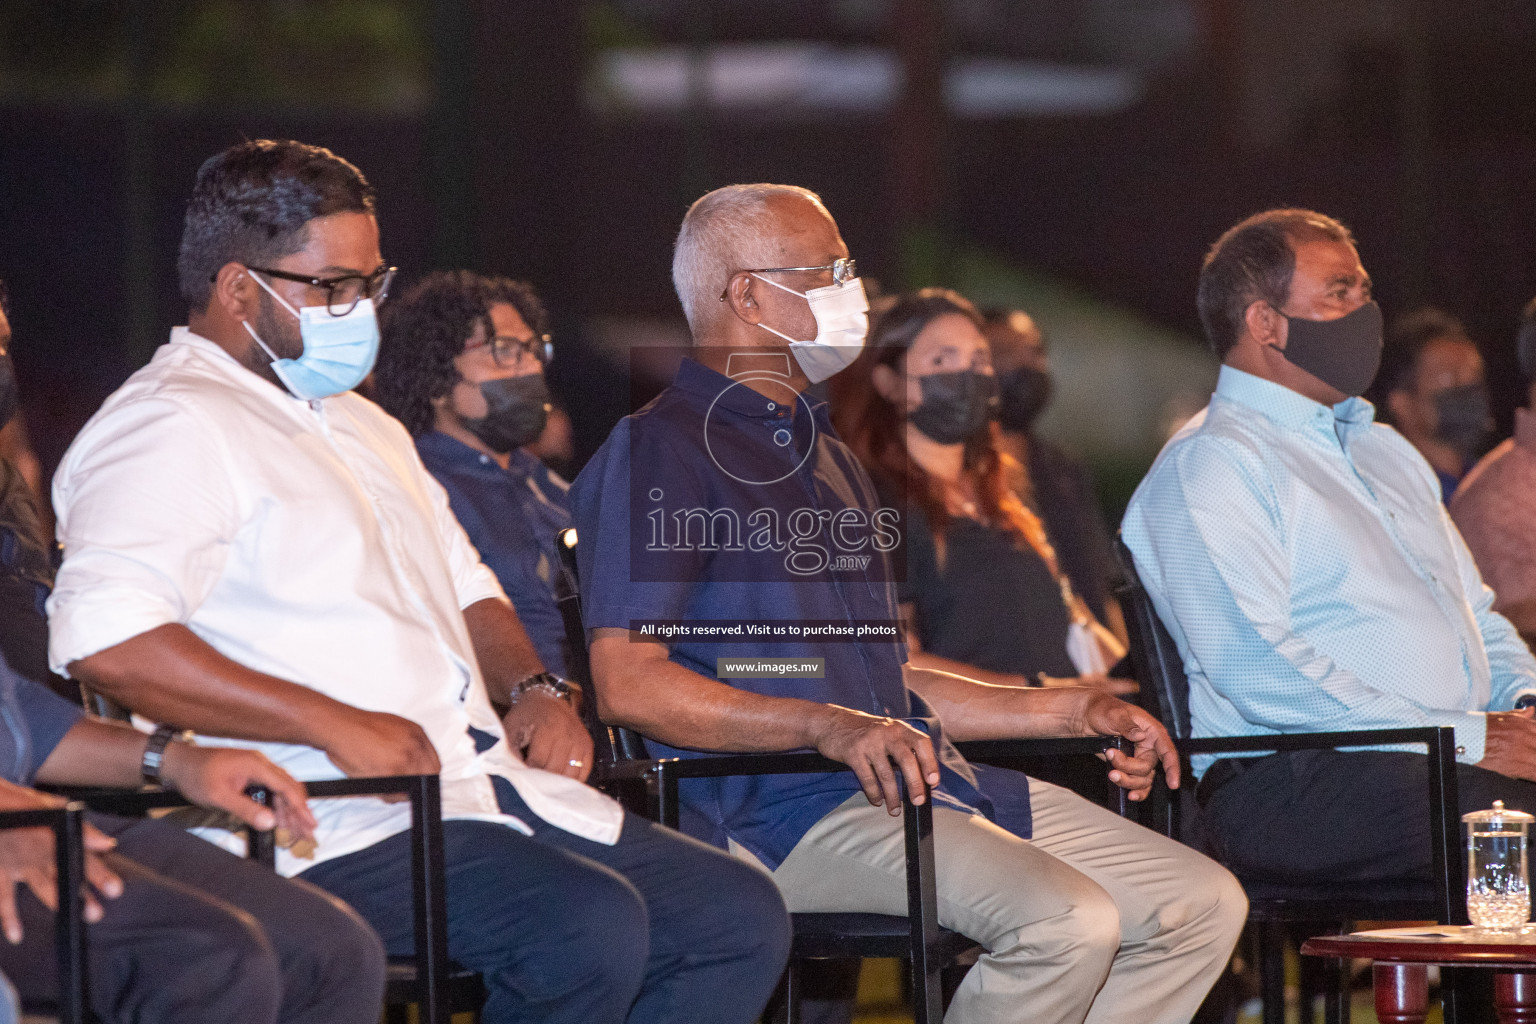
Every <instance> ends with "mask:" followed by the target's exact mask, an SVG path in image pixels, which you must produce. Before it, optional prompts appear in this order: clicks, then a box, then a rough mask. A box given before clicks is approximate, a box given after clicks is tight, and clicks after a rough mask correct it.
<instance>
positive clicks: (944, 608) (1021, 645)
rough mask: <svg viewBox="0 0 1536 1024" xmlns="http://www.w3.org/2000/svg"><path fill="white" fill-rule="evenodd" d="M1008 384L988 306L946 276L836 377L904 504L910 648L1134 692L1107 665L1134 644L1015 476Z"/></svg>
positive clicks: (1045, 678)
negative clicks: (983, 311) (998, 417)
mask: <svg viewBox="0 0 1536 1024" xmlns="http://www.w3.org/2000/svg"><path fill="white" fill-rule="evenodd" d="M996 395H997V387H996V382H995V378H994V376H993V373H992V364H991V356H990V352H989V350H988V348H987V341H986V338H985V337H983V336H982V333H981V318H980V316H979V315H978V314H977V312H976V309H975V307H974V306H972V305H971V303H970V302H968V301H966V300H965V299H964V298H962V297H961V296H960V295H958V294H956V293H954V292H952V291H947V290H944V289H938V288H928V289H924V290H922V291H919V292H915V293H912V294H909V295H904V296H902V297H900V298H899V299H897V300H896V302H895V304H894V305H893V306H891V307H890V308H889V309H887V310H886V311H884V312H883V313H882V314H881V315H880V316H879V319H878V320H877V322H876V324H875V326H874V329H873V330H872V331H871V332H870V336H869V341H868V344H867V346H866V349H865V351H864V352H863V354H862V355H860V357H859V359H858V361H857V362H855V363H854V364H853V366H852V367H850V368H849V370H848V371H847V372H845V373H842V374H839V375H838V376H837V377H834V378H833V379H832V405H833V420H834V422H835V424H836V426H837V429H838V433H839V434H841V435H842V437H843V439H844V440H845V441H846V442H847V443H848V444H849V445H850V446H851V447H852V448H853V450H854V451H855V453H857V454H858V456H859V458H860V459H861V460H862V461H863V462H864V464H865V465H866V466H867V467H868V468H869V470H870V472H871V474H873V475H874V477H875V479H876V482H877V483H878V484H879V485H880V486H881V488H882V491H883V492H884V493H885V494H886V495H887V497H886V499H885V500H886V503H887V504H890V505H893V506H894V507H896V508H897V509H902V510H904V511H905V514H904V516H903V520H902V529H901V536H902V540H903V548H902V549H899V550H898V551H897V552H896V557H897V558H898V559H901V558H904V559H905V566H904V568H905V573H904V574H903V573H902V572H901V570H902V568H903V566H902V565H901V563H900V562H898V564H897V575H898V579H901V580H902V581H903V582H902V583H901V584H900V585H899V592H900V597H901V601H902V605H901V610H902V616H903V619H904V620H905V622H906V624H907V633H906V639H907V643H908V647H909V649H910V660H911V662H912V664H913V665H916V666H918V667H921V668H931V669H938V670H941V671H947V672H955V673H958V674H961V675H966V676H970V677H972V678H975V679H980V680H982V681H984V682H988V683H994V684H998V685H1003V686H1042V685H1043V686H1076V685H1091V686H1100V687H1104V688H1106V689H1109V690H1111V691H1113V692H1116V693H1131V692H1134V691H1135V683H1133V682H1131V681H1130V680H1126V679H1115V678H1110V677H1109V676H1108V674H1107V669H1108V667H1109V666H1111V665H1113V664H1114V663H1115V662H1116V661H1118V660H1119V659H1120V657H1121V656H1122V655H1123V654H1124V649H1123V648H1122V647H1121V646H1120V644H1119V642H1118V641H1117V640H1116V639H1115V638H1114V636H1113V635H1112V634H1111V633H1109V632H1108V631H1107V630H1105V629H1104V628H1103V627H1102V626H1101V625H1099V623H1098V622H1097V620H1095V619H1094V617H1093V614H1092V613H1091V612H1090V611H1089V610H1088V607H1087V606H1086V605H1085V604H1084V603H1083V601H1082V600H1081V599H1080V598H1078V597H1077V596H1076V595H1075V594H1074V593H1073V591H1072V587H1071V583H1070V581H1068V580H1067V578H1066V576H1065V575H1064V574H1063V573H1062V572H1061V570H1060V568H1059V567H1058V565H1057V562H1056V556H1055V552H1054V551H1053V550H1052V548H1051V544H1050V541H1049V540H1048V539H1047V538H1046V535H1045V529H1044V527H1043V526H1042V525H1041V523H1040V518H1039V517H1038V516H1037V515H1035V513H1034V512H1033V511H1031V510H1030V509H1029V507H1028V506H1026V505H1025V504H1024V502H1023V501H1021V500H1020V499H1019V497H1018V495H1017V494H1015V493H1014V492H1013V491H1012V490H1011V489H1010V487H1009V485H1008V482H1007V480H1008V471H1009V468H1010V467H1009V461H1008V457H1007V456H1005V455H1003V454H1002V452H1001V451H1000V450H999V447H998V444H997V441H996V438H995V430H996V427H995V426H994V425H993V423H992V422H991V415H992V411H993V408H994V407H995V405H996Z"/></svg>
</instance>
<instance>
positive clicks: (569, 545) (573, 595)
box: [555, 526, 650, 762]
mask: <svg viewBox="0 0 1536 1024" xmlns="http://www.w3.org/2000/svg"><path fill="white" fill-rule="evenodd" d="M555 550H556V551H558V552H559V553H560V567H561V569H562V570H563V571H562V572H561V574H560V583H559V584H558V585H557V586H556V588H555V605H556V607H558V608H559V609H560V618H561V621H563V622H564V623H565V639H566V641H567V645H568V646H569V647H570V649H571V664H570V669H571V674H572V675H573V676H575V677H576V681H577V682H578V683H580V684H581V685H582V686H584V687H586V691H587V700H586V702H585V706H586V708H587V709H588V710H589V711H590V713H591V718H590V719H589V721H588V723H587V726H588V728H589V729H590V730H591V731H592V737H593V740H594V742H596V744H597V748H598V749H597V757H598V760H599V761H608V762H613V761H618V760H632V761H644V760H646V759H647V758H648V757H649V756H650V755H648V754H647V753H646V752H645V740H644V739H643V738H641V736H640V734H639V733H637V732H633V731H631V730H629V729H620V728H616V727H612V726H606V725H604V724H603V723H602V722H600V721H598V718H597V712H596V698H597V695H596V694H595V693H594V692H593V688H592V663H591V661H590V660H589V658H588V655H587V627H586V624H585V623H584V622H583V620H582V616H581V573H580V571H579V570H578V569H577V568H576V529H575V527H569V526H568V527H566V528H565V529H563V530H561V531H560V532H559V533H557V534H555Z"/></svg>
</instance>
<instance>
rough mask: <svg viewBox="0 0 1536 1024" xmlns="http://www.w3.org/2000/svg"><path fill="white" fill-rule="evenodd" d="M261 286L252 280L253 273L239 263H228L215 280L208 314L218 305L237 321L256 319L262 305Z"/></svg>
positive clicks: (221, 268) (220, 269)
mask: <svg viewBox="0 0 1536 1024" xmlns="http://www.w3.org/2000/svg"><path fill="white" fill-rule="evenodd" d="M260 287H261V286H260V285H258V284H257V283H256V282H255V281H253V280H251V272H250V271H249V270H247V269H245V267H243V266H241V265H240V264H239V263H233V262H231V263H226V264H224V265H223V266H222V267H220V268H219V272H218V274H217V275H216V276H215V277H214V280H213V294H212V297H211V299H210V301H209V303H208V305H209V307H210V308H209V310H208V312H210V313H211V312H213V309H212V307H213V306H214V305H215V304H216V305H218V306H219V307H220V308H222V309H223V310H224V312H225V314H226V315H228V316H229V317H230V319H232V320H235V321H240V320H251V319H254V318H255V316H256V314H257V312H258V310H259V309H260V305H261V297H260V296H259V295H258V294H257V292H258V291H259V290H260Z"/></svg>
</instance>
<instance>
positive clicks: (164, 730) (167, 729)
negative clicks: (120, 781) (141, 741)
mask: <svg viewBox="0 0 1536 1024" xmlns="http://www.w3.org/2000/svg"><path fill="white" fill-rule="evenodd" d="M173 740H174V741H179V742H181V743H186V744H191V743H192V731H191V730H190V729H177V728H176V727H175V726H172V725H160V726H156V727H155V731H154V732H152V733H150V734H149V742H148V743H146V744H145V745H144V757H143V759H142V760H141V761H140V762H139V774H140V775H142V776H143V777H144V782H145V784H146V785H149V786H158V785H160V784H161V782H160V770H161V769H162V768H164V767H165V748H166V747H168V746H170V745H171V742H172V741H173Z"/></svg>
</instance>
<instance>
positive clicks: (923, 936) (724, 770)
mask: <svg viewBox="0 0 1536 1024" xmlns="http://www.w3.org/2000/svg"><path fill="white" fill-rule="evenodd" d="M556 547H557V549H558V550H559V552H560V556H561V561H562V563H563V566H564V569H565V573H566V574H567V575H568V576H569V581H568V585H566V586H564V587H563V588H562V592H561V596H560V602H559V603H560V609H561V613H562V616H563V617H564V621H565V626H566V633H567V638H568V640H569V641H570V646H571V648H572V651H573V659H572V664H571V670H572V672H573V674H577V675H578V678H579V681H580V682H582V683H583V684H584V685H587V686H589V687H590V684H591V674H590V669H589V663H588V660H587V651H586V630H585V626H584V624H583V622H582V616H581V602H580V596H579V589H580V588H579V585H578V582H579V576H578V573H577V568H576V557H575V556H576V531H575V530H573V529H568V530H562V531H561V532H560V534H559V535H558V537H557V543H556ZM600 740H601V742H600V743H599V748H600V749H599V762H598V766H597V771H596V772H595V775H594V777H595V778H596V779H598V780H600V781H603V782H605V783H611V782H622V781H626V780H644V781H645V782H646V783H647V784H648V789H649V793H648V795H649V802H650V805H651V808H652V810H653V811H654V817H655V818H656V820H658V821H660V822H661V823H662V824H664V825H667V826H668V827H671V828H677V827H678V819H679V810H680V807H679V798H678V784H679V782H680V780H682V779H701V778H723V777H728V776H738V775H787V774H801V773H826V772H846V771H848V770H849V768H848V766H847V765H845V764H843V763H841V762H839V761H833V760H830V759H828V758H825V757H823V756H822V755H820V754H817V753H813V752H790V753H772V754H727V755H720V756H717V757H699V758H671V759H664V760H654V759H652V758H651V757H650V755H649V753H648V751H647V750H646V747H645V740H644V738H643V737H641V736H640V735H638V734H637V733H635V732H633V731H631V730H629V729H622V728H605V729H603V730H602V733H601V736H600ZM604 745H606V748H607V749H606V750H603V749H602V748H603V747H604ZM1119 745H1120V741H1119V740H1118V739H1115V738H1102V737H1084V738H1079V737H1067V738H1056V739H1039V740H1001V741H984V742H974V743H961V744H957V746H958V748H959V749H960V751H961V753H963V754H964V755H965V756H966V757H967V758H969V759H970V760H972V761H976V762H979V763H985V764H994V765H998V766H1001V767H1017V766H1018V762H1020V761H1023V760H1027V759H1030V758H1041V757H1061V756H1065V755H1070V754H1102V753H1103V751H1104V749H1105V748H1106V747H1109V746H1119ZM1105 785H1106V786H1107V787H1108V789H1109V790H1110V791H1111V793H1112V796H1111V803H1110V806H1112V807H1114V808H1116V809H1117V810H1118V812H1119V813H1120V814H1122V815H1124V814H1126V813H1127V810H1128V807H1129V804H1128V802H1127V800H1126V798H1125V793H1124V791H1123V790H1121V789H1119V787H1116V786H1114V785H1112V784H1110V783H1108V782H1106V784H1105ZM902 816H903V829H904V832H905V835H906V854H907V916H905V917H898V916H895V915H890V914H861V913H846V914H831V913H827V914H793V915H791V922H792V926H793V940H792V942H791V948H790V958H789V964H788V967H787V968H786V970H785V975H784V981H783V982H782V985H781V998H782V1000H783V1004H784V1007H785V1009H786V1015H787V1018H788V1024H798V1021H799V1003H800V982H799V967H800V965H801V964H803V963H805V962H806V961H811V960H858V959H865V958H891V959H902V960H905V961H907V962H908V963H909V964H911V968H912V971H911V977H912V993H911V995H912V1009H913V1017H914V1021H915V1024H939V1022H940V1021H942V1020H943V1017H944V1010H943V991H944V986H943V980H942V977H941V974H942V972H943V971H944V970H945V969H946V968H947V967H956V968H958V967H961V966H969V965H970V964H971V963H974V962H975V956H976V955H977V954H978V952H979V950H980V947H979V946H978V945H977V944H976V943H975V942H973V941H972V940H970V939H968V938H966V937H965V936H964V935H961V934H959V933H958V932H953V931H949V930H947V929H944V928H941V927H940V926H939V923H938V898H937V895H936V883H935V879H936V875H935V868H934V854H933V808H932V805H931V803H928V802H925V803H922V804H913V803H912V802H911V801H910V800H905V799H904V800H903V811H902Z"/></svg>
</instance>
